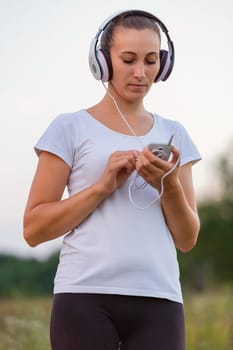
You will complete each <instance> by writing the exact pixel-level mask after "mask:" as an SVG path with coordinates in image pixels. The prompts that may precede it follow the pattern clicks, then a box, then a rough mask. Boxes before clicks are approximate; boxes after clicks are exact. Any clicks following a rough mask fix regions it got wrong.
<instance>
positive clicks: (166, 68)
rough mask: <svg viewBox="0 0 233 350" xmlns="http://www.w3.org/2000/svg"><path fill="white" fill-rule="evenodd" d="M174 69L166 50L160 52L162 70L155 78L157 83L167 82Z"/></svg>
mask: <svg viewBox="0 0 233 350" xmlns="http://www.w3.org/2000/svg"><path fill="white" fill-rule="evenodd" d="M172 68H173V63H172V62H171V58H170V55H169V52H168V51H166V50H160V69H159V72H158V74H157V76H156V78H155V83H157V82H158V81H160V80H162V81H165V80H167V78H168V77H169V75H170V73H171V71H172Z"/></svg>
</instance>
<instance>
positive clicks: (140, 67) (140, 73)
mask: <svg viewBox="0 0 233 350" xmlns="http://www.w3.org/2000/svg"><path fill="white" fill-rule="evenodd" d="M134 77H135V78H138V79H142V78H144V77H145V65H144V63H141V62H138V63H137V64H135V67H134Z"/></svg>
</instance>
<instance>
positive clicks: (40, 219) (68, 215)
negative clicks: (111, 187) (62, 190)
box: [24, 185, 106, 247]
mask: <svg viewBox="0 0 233 350" xmlns="http://www.w3.org/2000/svg"><path fill="white" fill-rule="evenodd" d="M105 198H106V194H105V193H104V191H102V190H101V187H100V186H98V185H94V186H92V187H90V188H88V189H85V190H84V191H82V192H80V193H78V194H76V195H74V196H72V197H70V198H67V199H64V200H60V201H55V202H49V203H42V204H38V205H37V206H35V207H34V208H31V209H30V210H27V211H26V214H25V216H24V237H25V240H26V241H27V243H28V244H29V245H30V246H32V247H33V246H36V245H38V244H40V243H42V242H46V241H49V240H52V239H55V238H58V237H60V236H62V235H64V234H65V233H66V232H69V231H70V230H72V229H73V228H74V227H76V226H78V225H79V224H80V223H81V222H82V221H83V220H85V219H86V218H87V217H88V216H89V215H90V214H91V213H92V212H93V211H94V210H95V209H96V208H97V207H98V206H99V205H100V203H101V202H102V201H103V200H104V199H105Z"/></svg>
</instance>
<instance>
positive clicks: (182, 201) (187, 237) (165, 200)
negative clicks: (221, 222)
mask: <svg viewBox="0 0 233 350" xmlns="http://www.w3.org/2000/svg"><path fill="white" fill-rule="evenodd" d="M161 205H162V208H163V211H164V215H165V218H166V221H167V225H168V227H169V229H170V231H171V233H172V235H173V239H174V242H175V245H176V247H177V248H178V249H179V250H181V251H182V252H187V251H189V250H190V249H192V248H193V247H194V245H195V243H196V240H197V237H198V233H199V229H200V221H199V216H198V213H197V210H196V208H192V207H191V206H190V205H189V203H188V201H187V199H186V197H185V193H184V190H183V188H182V185H181V183H180V182H179V181H178V183H177V185H176V186H174V187H173V188H172V189H169V190H167V191H165V192H164V194H163V196H162V198H161Z"/></svg>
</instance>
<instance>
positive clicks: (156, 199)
mask: <svg viewBox="0 0 233 350" xmlns="http://www.w3.org/2000/svg"><path fill="white" fill-rule="evenodd" d="M101 82H102V84H103V86H104V88H105V90H106V92H107V94H108V95H109V96H110V97H111V99H112V101H113V103H114V105H115V107H116V109H117V111H118V113H119V114H120V116H121V118H122V120H123V121H124V123H125V124H126V125H127V127H128V129H129V130H130V132H131V133H132V135H133V136H135V137H136V138H137V140H138V141H139V142H140V144H141V145H142V147H143V148H144V147H145V145H144V143H143V141H142V139H141V137H140V136H138V135H137V134H136V133H135V131H134V130H133V128H132V127H131V125H130V124H129V123H128V121H127V119H126V118H125V116H124V114H123V113H122V112H121V110H120V108H119V106H118V104H117V101H116V99H115V97H114V96H112V94H111V93H110V92H109V91H108V89H107V87H106V86H105V84H104V82H103V81H102V80H101ZM179 161H180V158H178V159H177V161H176V163H175V164H174V165H173V167H172V168H171V169H170V170H169V171H167V172H166V173H165V174H164V175H163V176H162V177H161V179H160V183H161V190H160V192H159V194H158V196H157V197H156V198H155V199H154V200H153V201H151V202H150V203H149V204H147V205H146V206H144V207H141V206H139V205H137V204H136V203H135V201H134V200H133V198H132V192H133V190H132V187H133V185H134V186H135V187H136V190H142V189H144V188H145V187H146V186H147V183H146V182H144V183H143V184H142V185H140V186H139V187H137V186H136V181H137V178H138V177H139V175H138V173H136V174H135V177H134V178H133V179H132V180H131V182H130V184H129V199H130V202H131V203H132V204H133V205H134V207H136V208H137V209H147V208H149V207H151V206H152V204H153V203H155V202H157V201H158V200H159V199H160V198H161V197H162V195H163V192H164V179H165V177H166V176H168V175H169V174H171V172H172V171H173V170H175V168H176V167H177V166H178V164H179Z"/></svg>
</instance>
